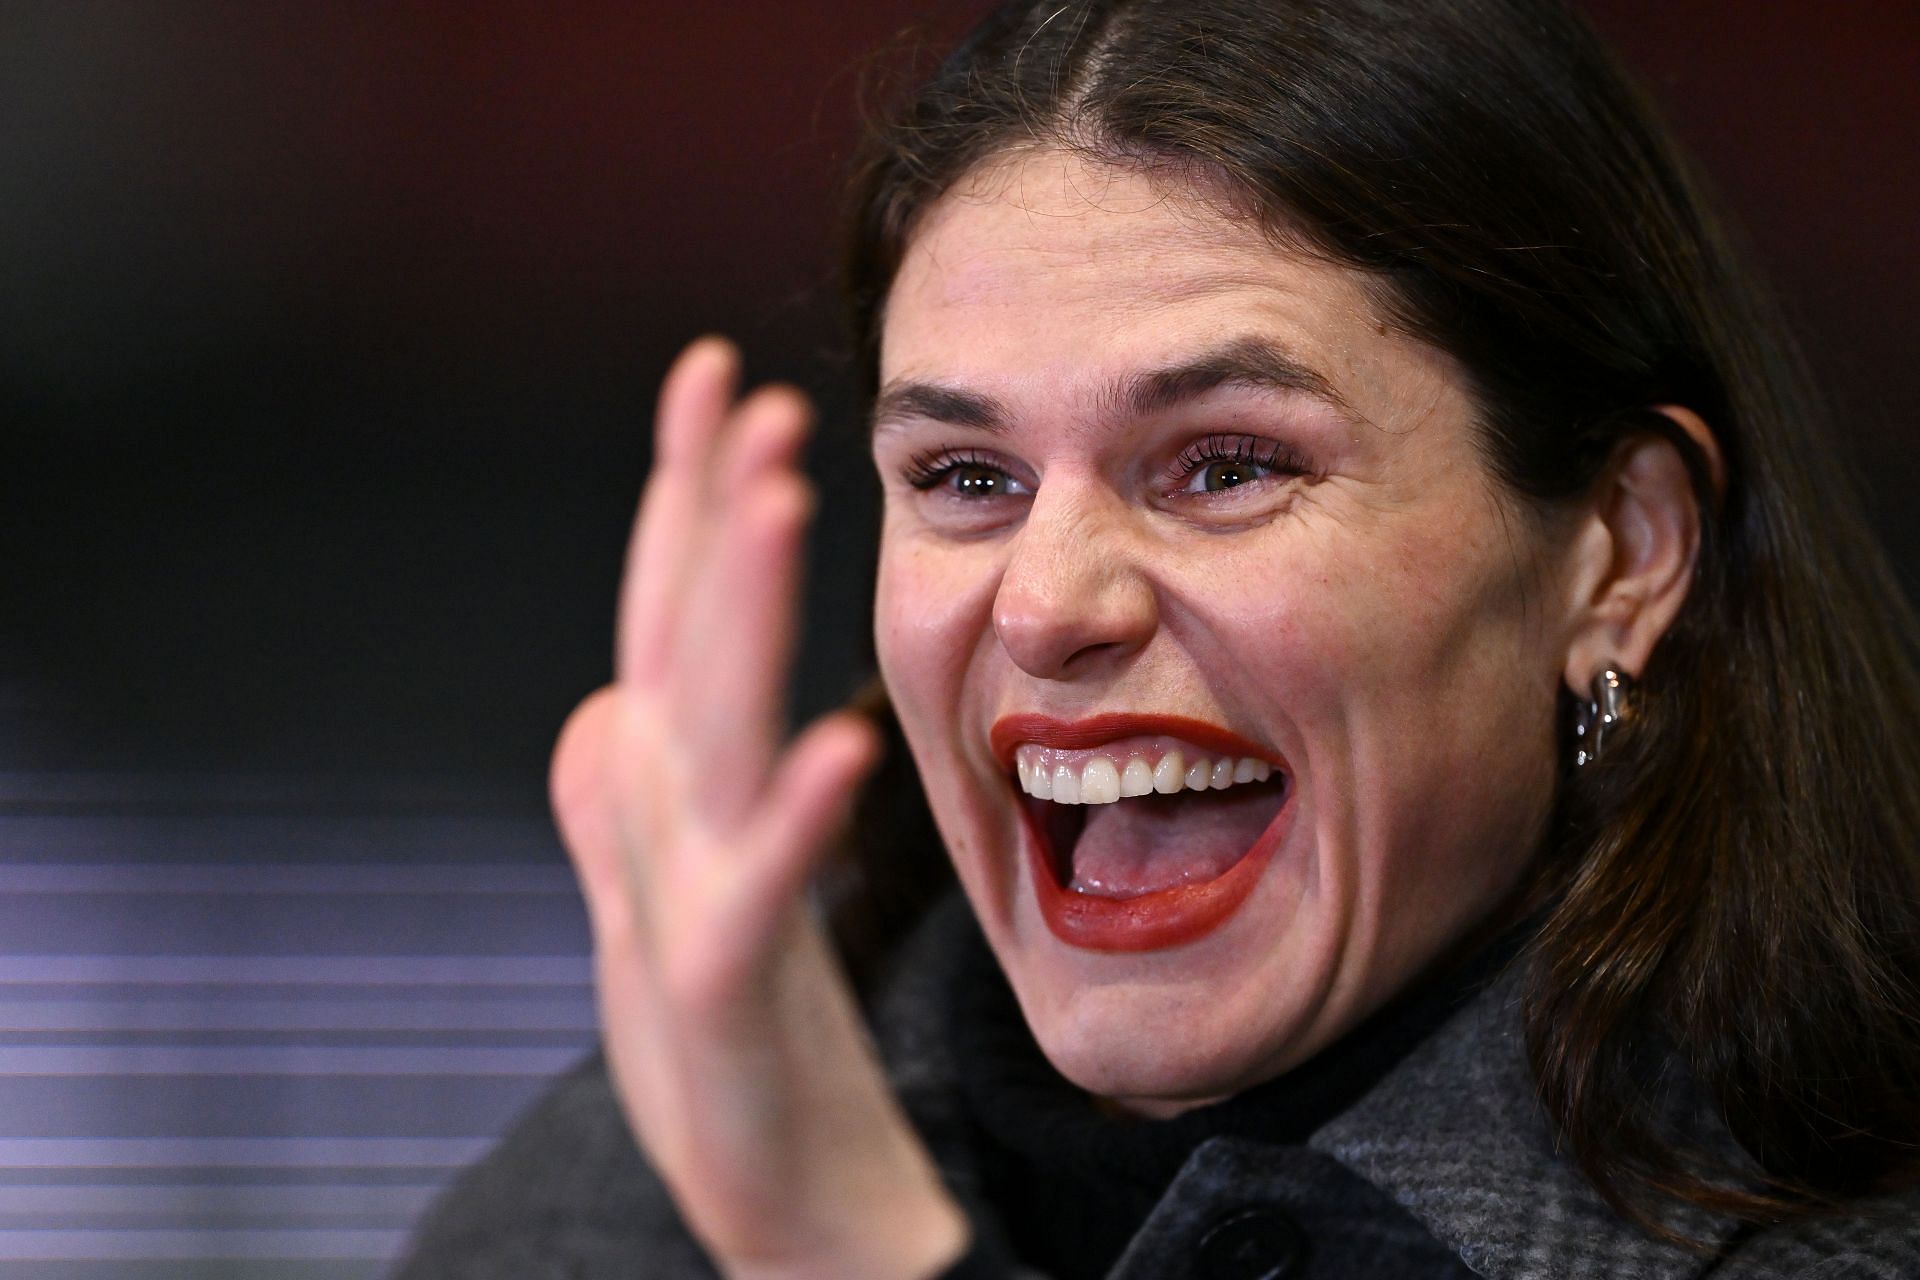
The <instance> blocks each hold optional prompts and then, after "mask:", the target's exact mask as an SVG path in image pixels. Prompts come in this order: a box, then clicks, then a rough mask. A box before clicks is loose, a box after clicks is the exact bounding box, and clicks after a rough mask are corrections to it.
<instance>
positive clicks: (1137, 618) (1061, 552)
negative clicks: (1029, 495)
mask: <svg viewBox="0 0 1920 1280" xmlns="http://www.w3.org/2000/svg"><path fill="white" fill-rule="evenodd" d="M1133 535H1134V531H1133V530H1132V529H1131V528H1130V526H1129V523H1128V520H1127V516H1126V513H1125V511H1124V510H1120V511H1116V510H1114V509H1113V507H1112V506H1111V505H1109V504H1107V503H1103V502H1102V501H1100V499H1099V498H1098V497H1097V496H1095V495H1089V494H1085V493H1077V492H1072V491H1069V490H1068V489H1067V488H1066V487H1065V486H1063V485H1060V484H1056V485H1054V486H1052V489H1051V491H1049V487H1048V486H1044V485H1043V486H1042V487H1041V489H1040V492H1039V493H1038V494H1037V495H1036V496H1035V498H1034V502H1033V505H1032V506H1031V507H1030V508H1028V510H1027V515H1026V520H1025V522H1024V523H1023V524H1022V526H1021V528H1020V532H1019V533H1018V534H1017V535H1015V538H1014V540H1013V545H1012V548H1011V551H1010V553H1009V554H1010V559H1009V560H1008V562H1007V566H1006V569H1005V570H1004V572H1003V573H1002V574H1001V578H1000V586H999V590H998V591H997V592H996V593H995V595H994V600H993V629H994V631H995V633H996V634H997V635H998V636H999V639H1000V644H1001V646H1002V647H1003V648H1005V649H1006V651H1007V654H1008V656H1010V657H1011V658H1012V659H1013V661H1014V663H1015V664H1016V665H1017V666H1019V667H1020V669H1021V670H1023V671H1025V672H1027V673H1028V674H1029V675H1032V676H1035V677H1038V678H1040V679H1043V680H1066V679H1072V678H1074V677H1076V676H1080V675H1083V674H1086V673H1087V672H1089V671H1091V670H1093V669H1096V668H1097V667H1099V666H1101V665H1111V664H1112V663H1113V662H1114V661H1115V660H1117V659H1122V658H1125V657H1127V656H1128V655H1130V654H1133V653H1135V652H1138V651H1139V650H1140V649H1141V648H1142V647H1143V646H1144V645H1145V644H1146V643H1147V641H1148V640H1149V639H1151V638H1152V636H1153V633H1154V630H1155V628H1157V627H1158V626H1159V625H1160V616H1159V602H1158V600H1157V598H1156V595H1155V592H1154V589H1153V583H1152V580H1151V579H1150V578H1149V577H1148V575H1147V574H1146V572H1145V570H1144V567H1143V565H1142V564H1141V562H1140V557H1139V555H1138V551H1139V548H1138V546H1137V543H1136V539H1135V537H1134V536H1133Z"/></svg>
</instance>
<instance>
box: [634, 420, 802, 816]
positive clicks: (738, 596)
mask: <svg viewBox="0 0 1920 1280" xmlns="http://www.w3.org/2000/svg"><path fill="white" fill-rule="evenodd" d="M805 415H806V406H805V402H804V401H803V400H801V399H799V397H797V396H795V395H792V394H791V393H785V394H779V393H772V392H769V393H763V394H761V395H756V396H755V397H754V399H753V400H752V401H750V402H749V403H748V404H747V405H746V406H743V408H742V410H741V414H740V418H741V421H740V423H739V424H738V426H737V427H736V428H735V430H736V431H737V433H738V434H737V442H738V445H739V448H738V450H737V451H735V452H734V454H733V456H732V457H731V458H729V459H728V460H727V462H726V463H723V470H733V469H736V468H737V470H738V472H739V473H741V474H743V475H745V476H746V477H747V478H746V479H745V480H744V481H743V482H742V483H741V485H740V487H738V488H737V489H735V490H734V491H733V492H732V494H731V495H730V496H729V500H728V502H727V504H726V507H725V510H724V511H723V513H722V515H721V517H720V524H719V526H718V528H716V529H715V530H714V532H713V537H712V540H711V541H710V542H708V543H707V544H706V545H705V546H704V547H703V549H702V562H701V563H700V565H699V566H698V568H697V570H696V571H695V576H694V577H693V578H692V579H691V580H690V582H689V587H688V590H687V592H686V595H685V599H684V614H685V618H684V625H683V628H682V630H681V632H680V635H679V637H678V652H677V655H676V658H675V668H676V678H675V679H674V680H673V681H672V682H671V684H670V686H669V687H668V690H667V697H668V699H669V702H670V705H671V706H672V708H673V721H674V724H675V726H676V734H675V749H676V751H678V752H681V753H683V755H682V758H683V759H684V760H685V761H686V762H687V765H688V768H689V769H690V771H691V776H693V777H696V778H699V779H701V780H702V781H703V796H702V797H701V799H700V802H699V808H700V811H701V813H702V815H703V816H704V817H707V818H709V819H713V820H715V821H718V822H725V821H727V820H730V819H736V818H738V817H740V816H742V815H743V814H744V813H745V812H746V811H747V810H748V809H749V808H750V807H751V806H752V804H753V803H754V801H755V798H756V797H757V796H758V794H759V791H760V788H761V787H763V786H764V785H765V782H766V775H767V771H768V769H769V768H770V767H771V766H772V763H773V759H774V755H775V753H776V751H777V748H778V743H779V740H780V737H781V736H782V735H781V723H782V720H783V713H784V706H785V696H786V685H787V678H788V673H789V670H790V667H791V663H792V657H793V647H794V637H795V633H796V631H797V610H798V597H799V580H800V561H801V546H802V538H803V533H804V530H805V527H806V523H807V520H808V518H809V517H810V515H811V513H812V509H813V495H812V489H811V486H809V485H808V484H807V482H806V480H805V479H804V478H803V477H801V476H800V474H799V473H798V472H797V471H795V470H794V469H793V468H792V466H791V463H792V461H793V459H794V457H795V455H796V454H797V452H798V448H799V441H800V439H801V438H802V436H803V434H804V431H805V426H806V421H805ZM732 443H733V442H731V441H730V444H732ZM756 468H759V470H758V471H757V473H756V470H755V469H756Z"/></svg>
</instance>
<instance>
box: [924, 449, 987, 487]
mask: <svg viewBox="0 0 1920 1280" xmlns="http://www.w3.org/2000/svg"><path fill="white" fill-rule="evenodd" d="M969 467H973V468H977V469H979V470H982V471H998V472H1002V473H1004V472H1005V471H1006V468H1005V467H1002V466H1000V465H999V464H998V463H996V462H994V461H993V460H992V459H991V458H988V457H987V456H986V455H984V454H980V453H976V452H974V451H973V450H972V449H962V450H959V451H957V452H956V451H953V450H946V449H929V450H927V451H926V452H925V453H916V454H914V455H913V457H911V458H909V459H907V465H906V467H905V468H904V471H903V474H904V476H905V478H906V481H907V483H908V484H910V485H912V486H913V487H914V488H916V489H931V488H933V487H934V486H936V485H938V484H939V483H940V482H941V481H943V480H945V479H946V478H947V477H948V476H950V475H952V474H953V473H954V472H956V471H964V470H966V469H967V468H969Z"/></svg>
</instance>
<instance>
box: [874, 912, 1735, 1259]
mask: <svg viewBox="0 0 1920 1280" xmlns="http://www.w3.org/2000/svg"><path fill="white" fill-rule="evenodd" d="M975 930H977V926H976V925H975V924H974V922H973V917H972V915H971V913H970V911H968V909H967V907H966V904H965V902H964V900H963V899H962V898H961V897H960V895H959V894H957V893H955V894H953V895H951V896H950V897H949V898H947V899H946V900H944V901H942V902H941V903H940V904H939V905H938V906H936V907H935V908H934V910H933V911H932V913H931V914H930V916H929V918H928V919H927V920H926V921H924V922H923V923H922V925H921V927H920V928H919V929H918V930H916V931H915V932H914V933H913V934H912V935H911V936H910V937H909V939H908V941H907V943H906V944H905V946H904V947H903V949H902V951H901V953H900V955H899V957H898V960H899V963H898V965H897V967H896V968H895V969H894V970H893V974H894V976H893V979H892V981H891V982H889V983H888V984H887V985H886V987H885V989H884V990H883V993H882V995H881V998H880V999H879V1001H878V1002H877V1003H876V1005H875V1008H874V1010H873V1013H874V1022H875V1030H876V1034H877V1035H878V1037H879V1040H880V1044H881V1048H882V1054H883V1056H884V1057H885V1058H886V1059H887V1061H888V1063H889V1065H890V1069H891V1071H892V1073H893V1077H894V1084H895V1087H896V1088H897V1089H899V1090H900V1092H901V1095H902V1098H903V1100H904V1101H905V1102H906V1103H907V1104H908V1108H909V1110H910V1111H912V1112H913V1113H914V1114H915V1116H916V1119H917V1120H918V1121H919V1122H920V1123H921V1125H922V1127H923V1129H927V1130H930V1132H928V1134H927V1136H928V1138H929V1140H930V1141H931V1142H932V1143H933V1145H934V1147H935V1149H936V1155H938V1156H939V1157H940V1159H941V1164H942V1166H943V1170H944V1172H945V1173H946V1174H947V1176H948V1179H949V1182H950V1183H952V1184H953V1185H954V1186H955V1189H956V1190H957V1191H960V1192H961V1193H962V1195H963V1198H965V1197H966V1196H967V1193H968V1192H970V1191H972V1190H973V1187H972V1183H973V1181H974V1171H973V1169H972V1168H971V1161H970V1160H969V1159H968V1158H967V1157H966V1155H965V1153H964V1151H962V1150H961V1149H960V1146H961V1144H960V1142H959V1141H958V1139H957V1136H956V1127H957V1124H958V1121H957V1120H956V1118H955V1114H954V1112H955V1101H954V1100H955V1097H956V1095H957V1092H958V1090H957V1088H956V1086H955V1081H956V1078H957V1077H956V1073H957V1071H958V1070H959V1068H958V1066H957V1064H956V1063H955V1062H954V1061H953V1058H952V1046H951V1045H950V1044H949V1043H947V1042H946V1036H945V1034H944V1028H943V1027H942V1025H941V1023H942V1019H941V1018H940V1017H939V1016H938V1013H937V1012H936V1011H937V1010H940V1009H941V1008H942V1007H943V1006H944V1003H945V1001H944V992H943V990H942V984H943V983H945V982H947V981H950V980H951V979H952V975H953V972H954V965H953V959H954V957H955V955H956V954H957V953H958V951H959V949H960V948H962V947H964V946H966V945H967V943H968V935H969V934H971V933H973V932H974V931H975ZM1521 977H1522V975H1521V973H1520V971H1519V968H1518V967H1517V966H1513V967H1510V968H1509V969H1508V970H1507V971H1506V972H1504V973H1502V974H1501V975H1500V976H1499V977H1498V978H1496V979H1495V980H1494V981H1493V982H1492V983H1491V984H1490V985H1489V986H1488V987H1487V988H1486V989H1485V990H1483V991H1482V992H1481V993H1480V994H1479V995H1477V996H1475V997H1473V998H1472V999H1471V1000H1469V1001H1468V1003H1467V1004H1466V1005H1465V1006H1464V1007H1462V1008H1461V1009H1460V1010H1459V1012H1457V1013H1456V1014H1454V1015H1453V1017H1452V1018H1450V1019H1449V1020H1448V1021H1447V1022H1446V1023H1445V1024H1444V1025H1443V1026H1442V1027H1441V1028H1440V1029H1439V1030H1438V1031H1437V1032H1435V1033H1434V1034H1433V1035H1432V1036H1431V1037H1429V1038H1428V1039H1427V1040H1426V1041H1425V1042H1424V1043H1422V1044H1421V1045H1420V1046H1419V1047H1417V1048H1416V1049H1414V1050H1413V1052H1412V1053H1410V1054H1409V1055H1408V1056H1407V1057H1406V1058H1405V1059H1403V1060H1402V1061H1401V1062H1400V1063H1399V1064H1398V1065H1396V1066H1395V1067H1394V1068H1392V1069H1391V1070H1390V1071H1389V1072H1388V1073H1387V1074H1386V1075H1385V1076H1384V1077H1383V1078H1382V1079H1381V1081H1380V1082H1379V1083H1378V1084H1377V1085H1375V1086H1374V1088H1373V1089H1372V1090H1371V1091H1370V1092H1368V1093H1367V1094H1366V1095H1365V1096H1364V1097H1362V1098H1361V1099H1360V1101H1359V1102H1357V1103H1355V1104H1354V1105H1353V1106H1351V1107H1349V1108H1348V1109H1347V1110H1346V1111H1344V1112H1342V1113H1341V1114H1340V1115H1339V1116H1338V1117H1337V1118H1335V1119H1334V1120H1333V1121H1332V1122H1331V1123H1329V1124H1327V1125H1325V1126H1323V1127H1322V1128H1321V1129H1320V1130H1318V1131H1317V1132H1316V1133H1314V1134H1313V1136H1312V1137H1311V1138H1310V1139H1309V1140H1308V1143H1307V1146H1308V1147H1309V1148H1311V1149H1313V1150H1315V1151H1317V1152H1319V1153H1321V1154H1323V1155H1325V1156H1328V1157H1331V1158H1332V1159H1333V1160H1334V1161H1336V1162H1337V1163H1338V1164H1340V1165H1341V1166H1343V1167H1344V1168H1346V1169H1347V1170H1349V1171H1351V1172H1352V1173H1354V1174H1355V1175H1357V1176H1358V1177H1360V1178H1361V1179H1363V1180H1364V1181H1366V1182H1367V1183H1370V1184H1371V1185H1372V1186H1374V1187H1376V1188H1378V1189H1380V1190H1381V1191H1382V1192H1384V1193H1385V1194H1386V1195H1387V1196H1389V1197H1390V1198H1391V1199H1392V1200H1393V1201H1394V1202H1395V1203H1397V1204H1399V1205H1400V1206H1401V1207H1402V1208H1404V1209H1405V1210H1406V1211H1407V1212H1408V1213H1410V1214H1411V1215H1412V1216H1413V1217H1414V1218H1416V1219H1417V1220H1419V1222H1420V1223H1421V1224H1422V1225H1424V1226H1425V1227H1426V1229H1427V1230H1428V1231H1429V1232H1431V1233H1432V1234H1433V1236H1434V1237H1435V1238H1436V1239H1438V1240H1440V1241H1442V1242H1443V1243H1445V1244H1446V1245H1448V1246H1449V1247H1451V1248H1452V1249H1454V1250H1456V1251H1457V1252H1458V1253H1459V1255H1460V1257H1461V1258H1462V1259H1463V1260H1465V1262H1466V1263H1467V1264H1468V1266H1470V1267H1471V1268H1472V1269H1473V1270H1474V1271H1475V1272H1476V1273H1478V1274H1480V1275H1483V1276H1486V1277H1489V1278H1490V1280H1564V1278H1565V1277H1568V1276H1593V1277H1601V1276H1604V1277H1607V1278H1608V1280H1692V1278H1694V1277H1699V1276H1702V1275H1704V1274H1706V1272H1707V1271H1708V1270H1709V1269H1710V1268H1711V1267H1712V1266H1713V1264H1714V1260H1715V1257H1716V1256H1717V1255H1719V1254H1720V1253H1721V1252H1722V1250H1724V1249H1725V1248H1726V1247H1727V1246H1728V1245H1729V1244H1730V1243H1731V1242H1733V1240H1734V1239H1735V1237H1736V1235H1737V1234H1738V1232H1739V1229H1740V1228H1739V1224H1738V1223H1737V1222H1735V1221H1734V1220H1733V1219H1730V1218H1726V1217H1721V1216H1716V1215H1710V1214H1707V1213H1705V1212H1703V1211H1687V1212H1679V1213H1676V1214H1674V1215H1672V1216H1670V1217H1669V1218H1668V1223H1669V1225H1670V1226H1672V1227H1673V1228H1674V1229H1675V1230H1677V1231H1678V1232H1679V1233H1680V1234H1682V1235H1683V1236H1685V1237H1687V1238H1690V1239H1693V1240H1696V1241H1699V1242H1700V1243H1701V1244H1702V1245H1704V1246H1706V1250H1705V1251H1704V1252H1698V1253H1696V1252H1694V1251H1691V1250H1688V1249H1684V1248H1681V1247H1679V1246H1676V1245H1670V1244H1666V1243H1664V1242H1662V1241H1659V1240H1656V1239H1653V1238H1652V1237H1650V1236H1648V1235H1647V1234H1645V1233H1644V1232H1643V1231H1642V1230H1641V1229H1640V1228H1638V1227H1637V1226H1634V1225H1632V1224H1631V1223H1629V1222H1627V1221H1626V1220H1625V1219H1623V1218H1621V1217H1620V1216H1619V1215H1618V1214H1617V1213H1615V1212H1614V1211H1613V1209H1612V1208H1610V1207H1609V1206H1608V1205H1607V1204H1606V1203H1605V1201H1603V1200H1602V1199H1601V1198H1600V1197H1599V1195H1598V1194H1596V1193H1595V1192H1594V1191H1593V1189H1592V1188H1591V1187H1590V1186H1589V1185H1588V1183H1587V1181H1586V1179H1585V1177H1584V1176H1583V1175H1582V1174H1581V1173H1580V1172H1579V1171H1578V1169H1577V1168H1575V1166H1574V1165H1573V1164H1572V1163H1571V1162H1570V1161H1568V1160H1567V1159H1566V1158H1564V1157H1563V1156H1562V1155H1560V1154H1559V1153H1558V1152H1557V1151H1556V1150H1555V1148H1554V1143H1553V1139H1552V1133H1551V1129H1550V1126H1549V1125H1548V1123H1547V1119H1546V1116H1545V1113H1544V1112H1543V1111H1542V1109H1541V1107H1540V1105H1539V1103H1538V1100H1537V1098H1536V1096H1535V1093H1534V1089H1533V1080H1532V1074H1531V1072H1530V1070H1529V1068H1528V1066H1527V1062H1526V1055H1525V1049H1524V1044H1523V1035H1522V1031H1521V1016H1520V984H1521ZM1709 1116H1710V1111H1709V1109H1707V1108H1705V1107H1703V1106H1701V1105H1698V1104H1697V1102H1690V1103H1687V1104H1685V1105H1683V1106H1680V1107H1677V1108H1676V1111H1675V1113H1674V1119H1675V1120H1676V1121H1677V1122H1678V1123H1679V1124H1680V1126H1681V1131H1682V1133H1683V1136H1684V1137H1686V1138H1687V1139H1688V1140H1690V1141H1694V1142H1696V1143H1705V1144H1707V1145H1708V1146H1709V1147H1712V1148H1717V1150H1718V1152H1719V1153H1722V1154H1724V1153H1725V1151H1726V1146H1725V1142H1726V1140H1725V1137H1724V1131H1723V1130H1716V1126H1715V1125H1714V1124H1713V1123H1712V1122H1711V1121H1710V1119H1709V1118H1708V1117H1709ZM1716 1132H1718V1134H1719V1138H1718V1140H1717V1141H1716V1139H1715V1134H1716ZM943 1139H944V1140H943ZM1243 1145H1253V1144H1243Z"/></svg>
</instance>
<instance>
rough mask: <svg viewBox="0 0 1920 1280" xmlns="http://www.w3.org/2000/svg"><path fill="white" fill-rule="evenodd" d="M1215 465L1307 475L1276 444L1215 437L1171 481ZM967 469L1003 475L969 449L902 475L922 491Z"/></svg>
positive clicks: (921, 457)
mask: <svg viewBox="0 0 1920 1280" xmlns="http://www.w3.org/2000/svg"><path fill="white" fill-rule="evenodd" d="M1216 462H1233V463H1238V464H1239V465H1241V466H1243V467H1244V466H1252V467H1260V468H1261V469H1263V470H1266V471H1270V472H1273V473H1275V474H1276V475H1282V476H1300V475H1306V474H1308V473H1309V471H1310V468H1309V467H1308V465H1307V461H1306V459H1305V458H1303V457H1301V456H1300V454H1298V453H1297V452H1295V451H1294V450H1292V449H1290V448H1288V447H1287V446H1286V445H1284V444H1281V443H1280V442H1279V441H1277V440H1263V439H1260V438H1258V437H1255V436H1232V435H1225V434H1216V435H1210V436H1206V437H1203V438H1202V439H1200V440H1196V441H1195V442H1194V443H1192V444H1190V445H1188V446H1187V447H1186V448H1184V449H1182V450H1181V451H1180V453H1179V455H1178V456H1177V457H1175V458H1174V464H1173V465H1174V479H1175V480H1178V481H1185V480H1187V479H1188V478H1189V477H1191V476H1192V475H1193V474H1194V473H1195V472H1196V471H1200V470H1202V469H1203V468H1205V467H1207V466H1210V465H1211V464H1213V463H1216ZM969 469H973V470H980V471H991V472H995V473H998V474H1000V475H1003V476H1004V475H1006V468H1005V467H1004V466H1002V465H1001V464H1000V463H999V462H997V461H995V460H994V459H993V458H992V457H990V456H989V455H987V454H983V453H980V452H978V451H976V450H973V449H962V450H958V451H954V450H944V449H929V450H927V451H926V452H924V453H917V454H915V455H914V456H913V457H911V458H909V459H908V460H907V463H906V465H905V467H904V468H903V469H902V474H903V477H904V479H905V480H906V482H907V483H908V484H909V485H911V486H913V487H914V488H915V489H919V490H922V491H926V490H930V489H934V488H937V487H938V486H939V485H940V484H941V483H943V482H944V481H946V480H947V479H948V478H949V477H951V476H952V475H953V474H954V472H956V471H965V470H969Z"/></svg>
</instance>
